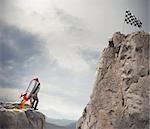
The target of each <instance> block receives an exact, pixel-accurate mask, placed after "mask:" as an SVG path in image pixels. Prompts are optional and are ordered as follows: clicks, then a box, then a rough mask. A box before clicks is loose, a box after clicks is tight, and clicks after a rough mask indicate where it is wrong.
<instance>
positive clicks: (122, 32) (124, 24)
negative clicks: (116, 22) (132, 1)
mask: <svg viewBox="0 0 150 129" xmlns="http://www.w3.org/2000/svg"><path fill="white" fill-rule="evenodd" d="M123 14H124V13H123ZM124 25H125V14H124V15H123V25H122V34H124V29H125V28H124Z"/></svg>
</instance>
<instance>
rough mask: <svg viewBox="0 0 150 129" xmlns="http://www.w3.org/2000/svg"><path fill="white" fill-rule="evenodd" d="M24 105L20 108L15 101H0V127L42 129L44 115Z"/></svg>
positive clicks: (7, 128)
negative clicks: (23, 107)
mask: <svg viewBox="0 0 150 129" xmlns="http://www.w3.org/2000/svg"><path fill="white" fill-rule="evenodd" d="M26 107H27V109H24V110H20V109H19V104H17V103H14V104H12V103H0V129H43V128H44V125H45V116H44V115H43V114H42V113H40V112H39V111H35V110H32V109H30V108H29V106H28V105H26Z"/></svg>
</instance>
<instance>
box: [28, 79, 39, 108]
mask: <svg viewBox="0 0 150 129" xmlns="http://www.w3.org/2000/svg"><path fill="white" fill-rule="evenodd" d="M34 80H35V81H36V83H35V86H34V88H33V90H32V92H31V98H30V99H31V108H33V109H34V110H38V109H37V106H38V103H39V99H38V93H39V90H40V82H39V80H38V78H35V79H34Z"/></svg>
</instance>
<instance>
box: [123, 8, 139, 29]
mask: <svg viewBox="0 0 150 129" xmlns="http://www.w3.org/2000/svg"><path fill="white" fill-rule="evenodd" d="M125 22H126V23H127V24H130V25H134V26H136V27H139V28H141V27H142V22H141V21H140V20H139V19H138V18H136V17H135V15H133V14H132V13H131V12H130V10H129V9H127V10H126V14H125Z"/></svg>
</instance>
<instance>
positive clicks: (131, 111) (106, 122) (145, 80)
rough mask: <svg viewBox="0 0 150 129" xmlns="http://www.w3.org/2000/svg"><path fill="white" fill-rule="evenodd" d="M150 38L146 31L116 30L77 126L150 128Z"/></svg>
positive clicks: (100, 59) (100, 60)
mask: <svg viewBox="0 0 150 129" xmlns="http://www.w3.org/2000/svg"><path fill="white" fill-rule="evenodd" d="M149 39H150V35H149V34H147V33H145V32H144V31H138V32H133V33H131V34H127V35H124V34H121V33H120V32H116V33H114V34H113V37H112V38H111V39H110V40H109V43H108V47H107V48H105V49H104V50H103V53H102V54H101V55H100V58H99V62H98V66H97V71H96V72H97V76H96V80H95V84H94V88H93V92H92V95H91V100H90V102H89V103H88V104H87V106H86V107H85V109H84V111H83V114H82V117H81V118H80V119H79V121H78V122H77V129H148V128H149V106H148V105H149V103H148V102H149V73H150V72H149V71H150V70H149Z"/></svg>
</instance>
